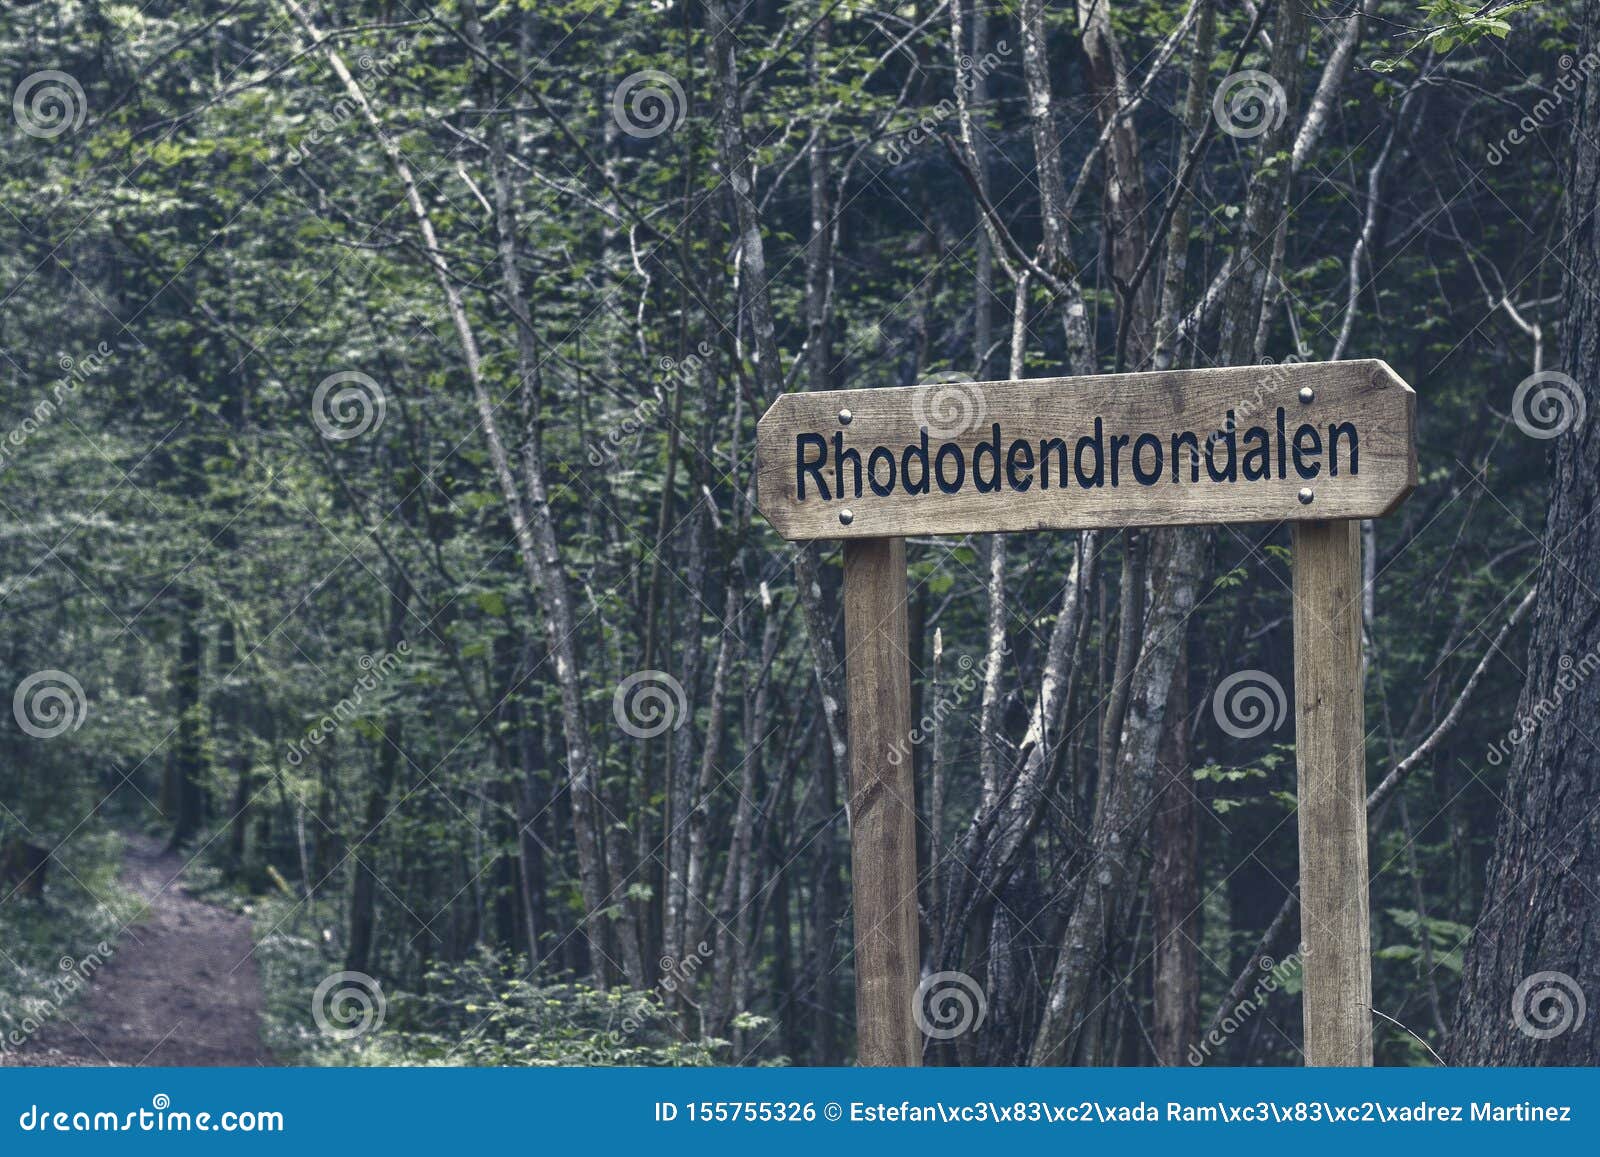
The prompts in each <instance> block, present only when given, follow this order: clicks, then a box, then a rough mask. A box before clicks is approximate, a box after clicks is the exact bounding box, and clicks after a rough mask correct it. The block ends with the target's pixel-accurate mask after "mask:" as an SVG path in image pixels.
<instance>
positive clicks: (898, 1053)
mask: <svg viewBox="0 0 1600 1157" xmlns="http://www.w3.org/2000/svg"><path fill="white" fill-rule="evenodd" d="M844 626H845V646H846V654H845V677H846V681H847V689H848V698H849V706H848V711H849V722H850V805H851V807H850V863H851V873H850V875H851V884H852V887H853V890H854V897H855V971H856V1034H857V1041H858V1045H857V1060H858V1062H859V1063H860V1064H863V1065H917V1064H920V1063H921V1061H922V1047H921V1044H922V1042H921V1036H920V1033H919V1031H918V1029H917V1025H916V1020H915V1013H914V1002H915V999H916V989H917V979H918V970H919V967H920V963H921V961H920V956H921V953H920V951H919V948H918V940H917V937H918V932H917V831H916V797H915V790H916V788H915V784H914V782H913V780H912V774H911V764H912V761H911V760H909V759H896V760H891V759H890V753H891V752H897V751H898V750H899V749H900V745H903V744H904V743H905V742H906V740H907V736H909V735H910V733H911V669H910V663H909V658H908V655H909V651H908V649H907V641H908V633H907V621H906V547H905V542H904V540H903V539H898V538H872V539H861V540H856V541H853V542H847V543H846V544H845V550H844Z"/></svg>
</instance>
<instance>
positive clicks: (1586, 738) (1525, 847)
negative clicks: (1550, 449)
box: [1451, 0, 1600, 1065]
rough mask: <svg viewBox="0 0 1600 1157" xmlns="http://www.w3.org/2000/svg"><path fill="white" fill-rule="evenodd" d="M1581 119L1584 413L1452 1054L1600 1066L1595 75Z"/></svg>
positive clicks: (1578, 255) (1562, 471)
mask: <svg viewBox="0 0 1600 1157" xmlns="http://www.w3.org/2000/svg"><path fill="white" fill-rule="evenodd" d="M1582 41H1583V43H1582V46H1581V48H1580V49H1579V52H1578V54H1577V55H1578V57H1579V58H1580V59H1582V58H1584V57H1585V56H1586V54H1588V53H1590V52H1593V51H1595V50H1596V49H1597V48H1600V0H1586V2H1585V4H1584V6H1583V20H1582ZM1574 119H1575V123H1574V125H1573V133H1572V138H1571V140H1572V144H1571V149H1570V153H1569V159H1568V162H1567V165H1568V169H1567V180H1566V182H1565V186H1566V193H1567V224H1566V236H1565V239H1564V241H1563V242H1562V243H1561V244H1560V245H1559V246H1557V247H1556V248H1557V250H1558V251H1559V252H1560V253H1561V254H1562V258H1563V264H1564V265H1565V266H1566V269H1567V285H1566V291H1565V298H1566V300H1565V303H1564V305H1565V311H1564V312H1565V316H1566V319H1567V321H1566V330H1565V334H1564V340H1563V342H1562V345H1563V361H1562V364H1563V367H1564V368H1565V370H1566V372H1567V373H1568V374H1570V375H1571V376H1572V378H1573V380H1574V381H1575V382H1576V383H1577V388H1578V390H1579V391H1580V392H1581V396H1582V400H1583V402H1584V403H1585V408H1586V410H1587V414H1588V420H1587V421H1579V422H1578V423H1577V424H1576V425H1575V426H1574V427H1573V428H1572V429H1570V430H1569V431H1568V432H1567V433H1565V434H1562V435H1561V436H1560V437H1559V438H1558V439H1556V441H1555V446H1554V457H1555V478H1554V484H1553V486H1552V488H1551V496H1550V514H1549V519H1548V521H1547V523H1546V526H1545V541H1544V564H1543V567H1542V569H1541V572H1540V576H1539V595H1538V607H1539V615H1538V618H1537V619H1536V621H1535V623H1534V627H1533V639H1532V642H1531V643H1530V645H1529V649H1528V678H1527V683H1526V684H1525V686H1524V688H1523V692H1522V701H1521V703H1520V704H1519V705H1518V709H1517V717H1518V719H1519V720H1528V721H1531V722H1532V726H1531V727H1530V726H1529V725H1528V724H1526V723H1524V724H1521V725H1519V730H1520V731H1522V732H1524V733H1526V732H1529V731H1531V734H1527V737H1526V738H1525V739H1523V740H1522V741H1521V742H1520V743H1519V744H1517V745H1516V747H1515V751H1514V755H1513V757H1512V760H1511V768H1510V771H1509V773H1508V774H1507V779H1506V789H1505V791H1504V792H1503V793H1502V795H1501V799H1502V801H1503V803H1504V806H1505V811H1504V813H1503V814H1502V816H1501V818H1500V831H1499V834H1498V836H1497V837H1496V840H1495V851H1494V857H1493V859H1492V860H1491V862H1490V865H1489V873H1488V879H1487V883H1486V884H1485V887H1484V900H1483V912H1482V914H1481V915H1480V916H1479V917H1478V925H1477V928H1476V930H1475V931H1474V933H1473V936H1472V942H1471V944H1470V946H1469V947H1468V950H1467V954H1466V960H1465V969H1464V972H1463V975H1462V983H1461V1000H1460V1005H1459V1008H1458V1009H1457V1013H1456V1024H1455V1033H1454V1038H1453V1040H1452V1042H1451V1045H1452V1047H1451V1052H1452V1054H1453V1055H1452V1058H1451V1059H1452V1062H1453V1063H1456V1064H1480V1065H1484V1064H1494V1065H1592V1064H1595V1063H1596V1062H1597V1061H1600V1009H1597V1008H1596V1007H1594V1005H1595V1002H1596V1001H1600V898H1597V891H1600V748H1597V747H1596V745H1595V741H1594V739H1593V738H1591V735H1592V732H1593V729H1594V720H1595V719H1596V718H1597V716H1600V679H1594V678H1589V677H1588V676H1589V674H1590V672H1589V662H1592V656H1593V654H1595V653H1596V649H1597V648H1600V597H1597V596H1596V594H1595V588H1596V587H1597V586H1600V526H1597V525H1596V523H1595V521H1594V517H1593V516H1594V511H1595V508H1596V505H1597V504H1600V421H1596V418H1595V415H1596V413H1597V412H1600V232H1597V230H1596V228H1595V219H1594V216H1595V209H1596V206H1597V205H1600V85H1597V84H1596V83H1595V80H1594V78H1593V77H1592V76H1590V77H1588V78H1586V79H1585V81H1584V82H1583V88H1582V90H1581V91H1580V94H1579V97H1578V100H1577V108H1576V111H1575V113H1574ZM1576 400H1577V399H1568V403H1569V408H1568V411H1567V412H1568V413H1571V412H1572V411H1571V404H1572V403H1574V402H1576ZM1582 412H1583V411H1579V414H1580V415H1581V414H1582ZM1586 658H1587V659H1588V660H1589V662H1585V661H1584V660H1585V659H1586ZM1541 974H1544V975H1541ZM1584 1003H1587V1004H1588V1006H1589V1007H1588V1008H1587V1014H1586V1015H1584V1016H1583V1018H1582V1020H1581V1021H1579V1020H1578V1015H1579V1012H1580V1009H1582V1008H1583V1004H1584ZM1558 1030H1559V1031H1558Z"/></svg>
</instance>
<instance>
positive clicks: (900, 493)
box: [756, 361, 1417, 539]
mask: <svg viewBox="0 0 1600 1157" xmlns="http://www.w3.org/2000/svg"><path fill="white" fill-rule="evenodd" d="M1304 388H1309V390H1310V392H1311V397H1310V400H1309V401H1303V400H1302V399H1301V391H1302V389H1304ZM1280 409H1281V410H1282V419H1283V425H1282V434H1281V435H1280V433H1279V429H1280V427H1279V410H1280ZM1414 410H1415V395H1414V394H1413V393H1412V391H1411V388H1410V387H1409V386H1408V385H1406V383H1405V382H1403V381H1402V380H1401V379H1400V378H1399V377H1398V376H1397V375H1396V374H1395V372H1394V371H1393V370H1391V369H1390V368H1389V367H1388V366H1387V365H1386V364H1384V363H1383V362H1381V361H1350V362H1305V363H1288V364H1283V365H1263V366H1238V367H1231V368H1226V369H1206V370H1173V371H1167V372H1161V373H1138V374H1106V375H1099V376H1095V377H1084V378H1040V379H1033V380H1029V381H1015V382H983V383H972V382H946V383H939V384H935V385H923V386H911V387H907V388H903V389H876V390H835V391H828V392H817V393H804V394H784V395H782V396H780V397H779V398H778V399H777V400H776V401H775V402H774V403H773V404H772V407H771V409H769V410H768V411H767V413H766V415H765V416H764V417H763V418H762V419H761V422H760V425H759V427H758V430H757V447H756V455H757V457H756V478H757V502H758V505H759V506H760V508H761V512H762V513H763V514H764V515H766V517H767V519H768V520H769V521H770V522H771V523H772V525H773V526H774V528H776V529H777V531H778V533H779V534H781V535H783V536H784V537H785V538H790V539H812V538H844V539H848V538H871V537H898V536H905V535H911V534H966V533H973V532H983V531H1022V530H1043V529H1088V528H1095V527H1124V526H1166V525H1183V524H1204V523H1224V522H1230V523H1231V522H1272V521H1279V520H1287V519H1293V520H1305V519H1318V520H1321V519H1332V518H1339V519H1343V518H1374V517H1377V516H1379V515H1382V514H1385V513H1387V512H1388V511H1389V510H1390V509H1391V508H1392V507H1394V506H1395V504H1397V503H1398V502H1399V501H1400V500H1401V499H1402V498H1404V497H1405V496H1406V495H1407V494H1408V493H1409V492H1410V491H1411V489H1412V488H1413V487H1414V486H1415V485H1416V479H1417V466H1416V451H1415V445H1414V435H1413V426H1414ZM841 411H848V413H849V420H848V422H846V421H843V420H842V419H841ZM1230 411H1231V412H1232V414H1233V420H1232V427H1233V437H1234V441H1235V447H1236V449H1235V453H1236V455H1237V457H1236V459H1235V472H1236V473H1235V480H1234V481H1215V480H1213V479H1212V477H1211V475H1210V473H1209V472H1208V470H1207V469H1206V461H1205V457H1204V451H1205V448H1206V444H1207V439H1208V438H1209V437H1210V436H1211V435H1213V434H1216V435H1222V436H1224V437H1223V440H1222V441H1219V442H1218V446H1217V449H1216V452H1215V453H1216V456H1215V459H1214V463H1215V465H1216V467H1217V469H1218V470H1219V472H1221V471H1224V469H1225V463H1226V454H1225V447H1226V437H1225V436H1226V434H1227V431H1228V427H1229V424H1230V423H1229V413H1230ZM1096 418H1099V419H1100V420H1101V427H1102V432H1101V439H1100V440H1101V443H1102V455H1103V456H1104V457H1105V458H1106V459H1112V460H1115V461H1116V463H1117V466H1118V469H1117V475H1118V477H1117V484H1116V485H1115V486H1113V485H1111V479H1110V477H1109V475H1110V473H1111V461H1106V462H1105V463H1104V467H1103V469H1104V474H1103V476H1102V483H1101V485H1099V486H1085V485H1083V484H1082V480H1080V478H1079V477H1078V471H1077V462H1076V457H1077V453H1076V451H1077V443H1078V441H1079V439H1080V438H1083V437H1090V438H1091V440H1092V437H1093V434H1094V422H1095V419H1096ZM1347 422H1348V423H1352V424H1353V425H1354V426H1355V429H1356V432H1357V434H1358V436H1359V464H1358V472H1357V473H1352V472H1351V471H1350V469H1349V439H1348V436H1347V435H1346V436H1341V438H1340V440H1339V446H1340V450H1341V459H1342V461H1341V463H1340V467H1341V468H1340V472H1339V475H1338V477H1333V476H1330V473H1329V469H1328V460H1329V456H1330V455H1329V451H1328V446H1327V443H1328V442H1329V440H1330V439H1329V437H1328V434H1329V429H1330V427H1331V426H1333V425H1336V424H1343V423H1347ZM996 423H998V424H999V425H1000V427H1001V437H1000V445H999V455H998V459H999V460H998V462H994V461H993V459H994V458H995V455H993V454H992V453H990V452H989V451H984V452H983V453H982V454H981V455H980V454H979V447H980V444H983V443H991V444H992V439H993V432H994V425H995V424H996ZM1303 424H1309V425H1310V426H1311V427H1312V429H1313V430H1315V431H1316V432H1317V437H1316V441H1317V442H1319V443H1321V444H1322V449H1321V450H1319V451H1313V450H1312V449H1311V447H1312V444H1313V442H1312V439H1311V438H1309V437H1308V438H1307V439H1306V441H1305V443H1304V447H1305V450H1306V453H1305V454H1304V456H1303V458H1302V459H1301V463H1300V464H1301V465H1302V466H1304V467H1305V468H1306V469H1308V470H1309V469H1310V468H1311V467H1312V466H1313V465H1316V466H1320V467H1321V468H1320V469H1318V470H1317V472H1316V474H1315V475H1314V476H1313V477H1309V478H1308V477H1303V476H1302V475H1301V474H1300V472H1299V471H1298V470H1297V468H1296V459H1295V455H1294V442H1295V435H1296V431H1297V430H1298V429H1299V428H1300V427H1301V426H1302V425H1303ZM1252 427H1259V428H1260V429H1261V430H1262V431H1263V433H1264V434H1266V435H1267V438H1268V439H1269V442H1270V450H1269V459H1268V476H1267V477H1265V478H1261V477H1256V478H1252V479H1250V480H1246V479H1244V477H1243V473H1244V458H1245V453H1246V450H1247V449H1250V448H1253V447H1255V446H1256V445H1258V444H1259V442H1258V441H1257V440H1256V439H1255V436H1254V435H1251V434H1250V431H1251V428H1252ZM924 428H926V429H927V430H928V432H929V451H928V454H929V457H930V459H933V458H936V457H937V452H938V450H939V448H940V447H941V446H942V445H944V444H945V443H952V444H953V445H954V447H955V450H954V451H952V456H951V457H950V458H949V459H948V460H947V462H946V467H947V469H946V471H945V474H944V476H945V479H946V481H947V482H954V479H955V473H956V466H955V463H956V457H955V454H956V452H959V455H960V459H961V461H962V463H963V466H964V471H963V478H962V484H961V486H960V488H959V489H957V490H955V491H954V492H951V493H946V492H943V491H941V489H940V487H939V486H938V485H937V484H934V485H930V487H929V492H928V493H926V494H910V493H906V492H905V489H904V477H905V475H907V474H910V475H911V476H912V477H913V479H916V478H917V476H918V475H919V473H920V469H919V468H920V465H921V463H920V460H919V456H918V455H916V454H913V456H912V458H911V460H910V461H909V462H907V460H906V459H905V457H904V451H905V450H906V448H907V447H913V446H916V447H920V444H921V431H922V430H923V429H924ZM1146 433H1148V434H1150V435H1153V436H1154V439H1153V441H1147V442H1146V443H1145V444H1144V446H1143V447H1142V449H1140V450H1139V453H1138V454H1137V455H1135V454H1134V451H1135V449H1137V448H1138V447H1137V439H1138V437H1139V435H1141V434H1146ZM1184 433H1192V434H1193V435H1195V439H1196V442H1197V443H1198V445H1199V447H1200V449H1201V451H1202V459H1201V463H1200V475H1199V480H1198V481H1195V480H1193V467H1192V465H1191V461H1190V459H1191V451H1190V449H1189V446H1188V444H1187V443H1182V444H1180V445H1179V446H1178V447H1177V449H1176V452H1175V451H1174V443H1173V439H1174V437H1175V436H1178V435H1181V434H1184ZM835 434H839V435H841V441H840V442H839V444H838V446H837V449H838V450H841V451H849V450H851V449H854V450H856V451H857V452H858V453H859V455H860V458H861V461H862V469H863V478H862V482H861V494H860V496H859V497H858V496H856V494H855V469H854V465H853V463H847V464H846V465H845V466H844V467H843V469H842V471H841V473H840V475H839V476H837V477H836V475H835V472H834V462H835V459H836V457H838V455H836V454H835V449H836V447H835V441H834V436H835ZM1247 435H1248V436H1250V438H1251V441H1250V443H1249V445H1248V446H1247V445H1246V437H1247ZM802 436H804V437H806V438H808V439H812V440H811V441H808V442H807V443H806V444H805V446H803V447H802V446H800V445H799V444H798V440H799V439H800V438H802ZM819 436H820V438H821V439H823V440H824V445H823V446H822V448H820V449H819V446H818V443H817V442H816V441H815V440H814V439H815V438H816V437H819ZM1113 436H1125V437H1126V438H1127V439H1128V440H1127V441H1126V442H1124V443H1123V444H1122V445H1121V446H1119V447H1113V446H1112V445H1111V439H1112V437H1113ZM1056 438H1059V439H1064V440H1065V442H1066V459H1067V466H1068V471H1069V475H1068V478H1067V479H1065V480H1063V479H1062V478H1061V477H1060V470H1059V465H1060V463H1059V460H1058V459H1057V457H1056V451H1054V449H1052V450H1051V451H1050V453H1049V455H1048V456H1049V457H1050V459H1051V469H1050V473H1051V477H1050V479H1049V486H1048V487H1046V486H1045V485H1044V479H1043V475H1042V471H1041V468H1040V460H1041V459H1042V458H1043V457H1045V456H1046V455H1045V454H1044V453H1043V452H1042V448H1041V441H1042V440H1044V439H1056ZM1019 440H1020V441H1022V442H1024V443H1027V444H1029V445H1030V447H1031V449H1030V451H1029V452H1028V453H1027V455H1026V456H1025V455H1024V454H1023V453H1021V452H1019V453H1018V455H1017V456H1016V458H1015V459H1014V460H1011V459H1010V452H1011V446H1012V444H1013V443H1014V442H1017V441H1019ZM880 446H881V447H883V448H884V449H885V450H886V451H887V452H888V453H889V455H890V456H891V457H892V458H893V459H894V467H895V470H894V477H895V483H894V488H893V489H892V490H891V492H890V493H888V494H887V495H880V494H878V493H875V492H874V491H873V489H872V485H871V483H872V479H873V478H874V477H875V478H877V479H878V480H879V481H880V482H881V483H883V484H884V485H885V486H887V484H888V482H887V480H888V478H889V476H890V475H889V463H888V460H887V459H883V460H880V462H879V469H878V470H877V471H876V472H875V473H874V472H872V471H870V470H869V463H870V459H871V452H872V450H873V449H874V448H876V447H880ZM1157 447H1159V449H1160V469H1159V472H1157V471H1156V470H1155V469H1154V467H1155V464H1156V460H1157V459H1156V448H1157ZM1279 447H1283V450H1282V454H1281V456H1280V449H1279ZM824 451H825V452H826V455H827V457H826V465H825V466H824V467H823V468H821V470H820V471H819V474H820V477H821V478H822V479H823V480H824V481H825V482H826V483H827V487H828V489H829V497H828V498H826V499H824V498H823V497H822V495H821V494H820V493H819V489H818V487H817V485H816V479H817V477H818V476H819V475H808V476H806V479H805V480H806V483H807V485H806V493H805V496H804V498H803V499H802V497H801V495H800V493H799V490H800V486H799V484H798V483H799V481H800V479H799V478H798V477H797V475H799V474H800V473H801V471H800V470H799V468H798V467H797V453H800V452H803V453H804V454H805V455H806V456H807V461H812V462H815V461H817V460H819V456H820V455H821V454H822V453H823V452H824ZM1026 457H1031V458H1032V460H1033V461H1032V464H1031V466H1030V465H1028V464H1027V463H1026ZM1094 457H1095V456H1094V454H1093V453H1092V452H1090V451H1086V452H1085V456H1084V460H1083V461H1084V467H1085V469H1084V471H1083V478H1084V479H1090V480H1092V479H1093V477H1094V471H1093V469H1092V466H1093V461H1094ZM1136 457H1137V460H1138V462H1139V463H1140V466H1139V470H1140V472H1141V473H1142V475H1143V477H1144V478H1145V479H1147V480H1148V479H1150V478H1151V477H1152V476H1154V477H1155V481H1153V482H1150V481H1146V482H1145V483H1143V484H1141V482H1140V480H1139V477H1140V475H1139V474H1136V473H1135V458H1136ZM1174 458H1176V459H1178V461H1179V480H1178V481H1174V480H1173V460H1174ZM979 462H981V464H982V466H983V470H984V476H985V479H986V480H988V479H989V478H995V479H997V480H998V488H997V489H995V490H994V491H993V492H988V493H984V492H980V491H979V490H978V489H977V477H978V470H977V468H976V464H977V463H979ZM1013 463H1014V464H1015V465H1016V468H1017V469H1016V477H1015V480H1013V478H1012V475H1011V471H1010V467H1011V466H1012V465H1013ZM1254 464H1255V466H1256V467H1259V466H1260V464H1261V460H1260V458H1259V457H1257V458H1255V459H1254ZM928 465H929V468H930V469H932V468H934V467H935V465H936V464H935V462H933V461H930V462H929V464H928ZM1280 473H1281V474H1282V475H1283V476H1282V477H1280ZM1030 479H1031V481H1030V482H1027V485H1026V488H1020V485H1021V484H1022V483H1024V482H1025V481H1026V480H1030ZM838 480H842V481H843V482H844V484H845V497H843V498H842V499H841V498H840V497H839V496H838V495H837V494H836V493H835V492H834V483H835V481H838ZM1062 481H1065V482H1067V484H1066V485H1060V484H1058V483H1060V482H1062ZM1303 489H1308V490H1309V491H1310V492H1311V496H1310V501H1309V502H1307V501H1304V500H1303V497H1302V494H1301V491H1302V490H1303ZM846 510H848V511H849V514H848V516H847V520H842V519H841V513H842V512H843V511H846Z"/></svg>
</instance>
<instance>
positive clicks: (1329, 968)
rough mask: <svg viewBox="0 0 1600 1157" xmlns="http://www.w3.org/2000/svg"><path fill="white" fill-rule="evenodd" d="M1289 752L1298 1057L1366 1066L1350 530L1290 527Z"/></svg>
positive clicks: (1362, 767) (1355, 578)
mask: <svg viewBox="0 0 1600 1157" xmlns="http://www.w3.org/2000/svg"><path fill="white" fill-rule="evenodd" d="M1294 681H1295V762H1296V765H1297V767H1298V769H1299V777H1300V786H1299V800H1300V817H1299V818H1300V928H1301V934H1300V940H1301V943H1302V944H1303V945H1304V960H1303V966H1304V969H1305V984H1304V1002H1305V1056H1306V1064H1308V1065H1347V1066H1348V1065H1370V1064H1372V1011H1371V1010H1372V956H1371V953H1372V947H1371V940H1370V931H1369V925H1368V914H1367V885H1368V876H1367V761H1366V751H1365V746H1364V745H1365V739H1366V728H1365V711H1364V709H1363V706H1362V682H1361V537H1360V523H1358V522H1355V521H1353V520H1339V521H1332V522H1303V523H1297V524H1296V525H1295V528H1294Z"/></svg>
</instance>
